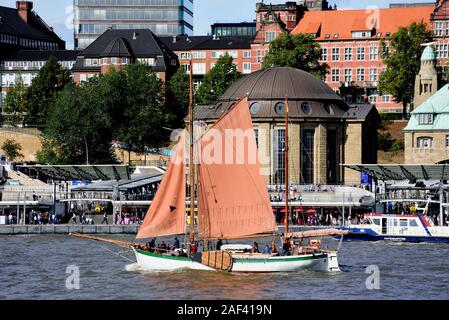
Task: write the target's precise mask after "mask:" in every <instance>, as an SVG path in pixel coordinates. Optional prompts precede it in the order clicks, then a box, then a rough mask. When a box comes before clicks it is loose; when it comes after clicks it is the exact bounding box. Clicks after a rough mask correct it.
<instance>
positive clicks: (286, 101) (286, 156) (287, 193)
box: [284, 97, 290, 235]
mask: <svg viewBox="0 0 449 320" xmlns="http://www.w3.org/2000/svg"><path fill="white" fill-rule="evenodd" d="M284 145H285V147H284V148H285V151H284V152H285V170H284V171H285V218H284V221H285V234H286V235H287V234H288V231H289V230H288V219H289V216H290V215H289V203H288V202H289V196H290V186H289V183H288V149H289V145H288V97H285V144H284Z"/></svg>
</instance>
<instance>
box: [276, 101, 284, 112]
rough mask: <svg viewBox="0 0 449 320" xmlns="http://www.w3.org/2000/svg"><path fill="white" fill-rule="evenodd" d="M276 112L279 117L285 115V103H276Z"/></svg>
mask: <svg viewBox="0 0 449 320" xmlns="http://www.w3.org/2000/svg"><path fill="white" fill-rule="evenodd" d="M274 111H276V113H277V114H278V115H284V113H285V104H284V103H283V102H278V103H276V105H275V106H274Z"/></svg>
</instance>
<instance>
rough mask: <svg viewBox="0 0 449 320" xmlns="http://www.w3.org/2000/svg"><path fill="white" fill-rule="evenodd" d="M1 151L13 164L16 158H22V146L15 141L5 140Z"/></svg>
mask: <svg viewBox="0 0 449 320" xmlns="http://www.w3.org/2000/svg"><path fill="white" fill-rule="evenodd" d="M2 150H3V152H4V153H5V155H6V157H7V158H8V160H9V161H11V162H14V161H15V160H16V159H17V158H23V154H22V153H21V151H22V146H21V145H20V143H17V142H16V141H15V140H11V139H7V140H6V141H5V142H4V143H3V145H2Z"/></svg>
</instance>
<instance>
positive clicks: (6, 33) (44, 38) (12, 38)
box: [0, 1, 65, 59]
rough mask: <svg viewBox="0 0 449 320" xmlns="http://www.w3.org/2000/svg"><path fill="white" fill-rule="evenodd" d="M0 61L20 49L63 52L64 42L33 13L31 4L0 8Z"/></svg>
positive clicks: (20, 2) (22, 2)
mask: <svg viewBox="0 0 449 320" xmlns="http://www.w3.org/2000/svg"><path fill="white" fill-rule="evenodd" d="M0 49H1V50H0V59H1V58H2V57H5V56H7V55H8V54H10V53H11V52H14V51H17V50H20V49H34V50H64V49H65V42H64V41H63V40H61V38H60V37H59V36H58V35H56V33H55V32H54V31H53V28H51V27H49V26H48V25H47V24H46V23H45V22H44V21H43V20H42V19H41V18H40V17H39V15H38V14H37V13H36V12H34V11H33V2H31V1H17V2H16V8H8V7H3V6H0Z"/></svg>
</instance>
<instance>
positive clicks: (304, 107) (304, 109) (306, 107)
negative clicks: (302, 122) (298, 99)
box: [301, 102, 312, 115]
mask: <svg viewBox="0 0 449 320" xmlns="http://www.w3.org/2000/svg"><path fill="white" fill-rule="evenodd" d="M301 110H302V112H304V114H306V115H307V114H310V112H311V111H312V109H311V108H310V104H309V103H308V102H304V103H303V104H302V105H301Z"/></svg>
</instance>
